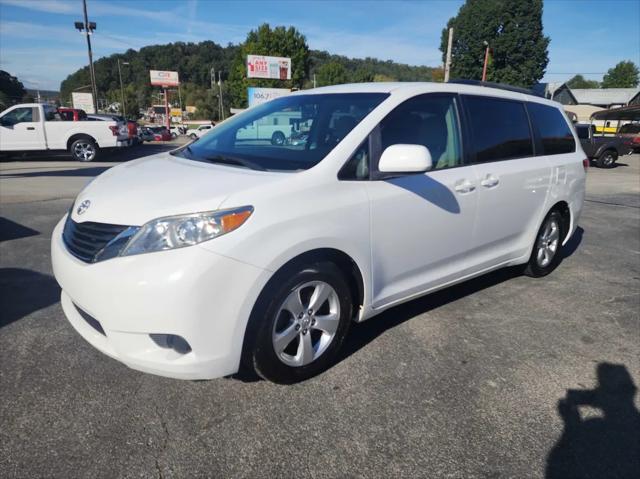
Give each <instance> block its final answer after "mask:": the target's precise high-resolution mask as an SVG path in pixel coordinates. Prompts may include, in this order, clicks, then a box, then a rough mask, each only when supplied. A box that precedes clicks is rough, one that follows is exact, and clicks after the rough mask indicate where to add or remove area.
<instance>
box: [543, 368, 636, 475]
mask: <svg viewBox="0 0 640 479" xmlns="http://www.w3.org/2000/svg"><path fill="white" fill-rule="evenodd" d="M596 376H597V378H598V385H597V386H596V387H595V388H594V389H588V390H576V389H568V390H567V394H566V395H565V397H564V398H562V399H560V400H559V401H558V414H559V415H560V418H561V419H562V421H563V422H564V430H563V432H562V436H561V437H560V439H558V442H557V443H556V445H555V446H554V447H553V449H552V450H551V452H550V453H549V456H548V458H547V467H546V479H578V478H580V479H591V478H593V479H599V478H608V479H627V478H628V479H632V478H637V477H640V412H638V410H637V409H636V407H635V405H634V402H633V400H634V396H635V395H636V393H637V391H638V388H637V387H636V385H635V384H634V382H633V379H632V378H631V374H629V371H628V370H627V368H626V367H625V366H624V365H622V364H610V363H599V364H598V366H597V368H596ZM585 406H587V407H590V408H595V409H597V410H599V412H600V413H601V415H600V416H599V417H593V416H592V417H589V418H583V417H581V415H580V407H585Z"/></svg>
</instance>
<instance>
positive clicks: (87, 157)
mask: <svg viewBox="0 0 640 479" xmlns="http://www.w3.org/2000/svg"><path fill="white" fill-rule="evenodd" d="M69 152H70V153H71V156H72V157H73V159H74V160H77V161H82V162H88V161H93V160H95V159H96V158H97V156H98V145H96V142H95V141H93V139H91V138H78V139H77V140H75V141H74V142H73V143H71V146H70V147H69Z"/></svg>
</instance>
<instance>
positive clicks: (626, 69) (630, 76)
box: [602, 61, 639, 88]
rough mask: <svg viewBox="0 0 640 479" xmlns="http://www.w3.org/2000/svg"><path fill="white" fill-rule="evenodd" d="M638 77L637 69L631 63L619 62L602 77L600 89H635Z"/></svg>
mask: <svg viewBox="0 0 640 479" xmlns="http://www.w3.org/2000/svg"><path fill="white" fill-rule="evenodd" d="M638 76H639V72H638V67H637V66H636V65H635V64H634V63H633V62H632V61H625V62H620V63H618V64H617V65H616V66H614V67H613V68H609V70H608V71H607V73H606V74H605V75H604V77H603V78H602V88H635V87H637V86H638V80H639V78H638Z"/></svg>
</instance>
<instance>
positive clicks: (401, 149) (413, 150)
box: [378, 144, 433, 174]
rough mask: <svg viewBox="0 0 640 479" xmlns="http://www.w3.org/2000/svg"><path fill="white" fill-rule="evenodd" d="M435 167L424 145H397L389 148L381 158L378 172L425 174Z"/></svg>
mask: <svg viewBox="0 0 640 479" xmlns="http://www.w3.org/2000/svg"><path fill="white" fill-rule="evenodd" d="M432 166H433V162H432V160H431V153H430V152H429V149H428V148H427V147H426V146H423V145H406V144H397V145H391V146H388V147H387V148H386V149H385V150H384V151H383V152H382V156H381V157H380V162H379V163H378V171H380V172H381V173H394V174H407V173H424V172H425V171H428V170H430V169H431V167H432Z"/></svg>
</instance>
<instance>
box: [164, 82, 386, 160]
mask: <svg viewBox="0 0 640 479" xmlns="http://www.w3.org/2000/svg"><path fill="white" fill-rule="evenodd" d="M387 96H388V94H386V93H333V94H329V93H327V94H316V95H292V96H287V97H282V98H278V99H276V100H272V101H270V102H268V103H265V104H263V105H259V106H256V107H255V108H252V109H250V110H248V111H246V112H244V113H242V114H240V115H238V116H236V117H233V118H231V119H229V120H227V121H225V122H224V123H221V124H220V125H218V126H216V127H215V128H213V129H211V131H210V132H209V133H207V134H206V135H204V136H203V137H202V138H200V139H199V140H197V141H195V142H194V143H191V144H190V145H189V146H188V147H185V148H183V149H181V150H178V151H177V152H175V153H174V154H177V155H179V156H182V157H184V158H187V159H191V160H196V161H212V162H223V163H231V164H236V165H241V166H244V167H248V168H254V169H260V170H275V171H278V170H280V171H287V170H289V171H295V170H306V169H308V168H311V167H312V166H314V165H315V164H317V163H319V162H320V161H321V160H322V159H323V158H324V157H325V156H326V155H327V153H329V152H330V151H331V150H332V149H333V148H334V147H335V146H336V145H337V144H338V143H339V142H340V141H341V140H342V139H343V138H344V137H345V136H347V134H348V133H349V132H350V131H351V130H353V128H354V127H355V126H356V125H357V124H358V123H360V121H361V120H362V119H363V118H364V117H365V116H367V115H368V114H369V112H371V110H373V109H374V108H375V107H376V106H378V105H379V104H380V103H381V102H382V101H383V100H384V99H385V98H387Z"/></svg>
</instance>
